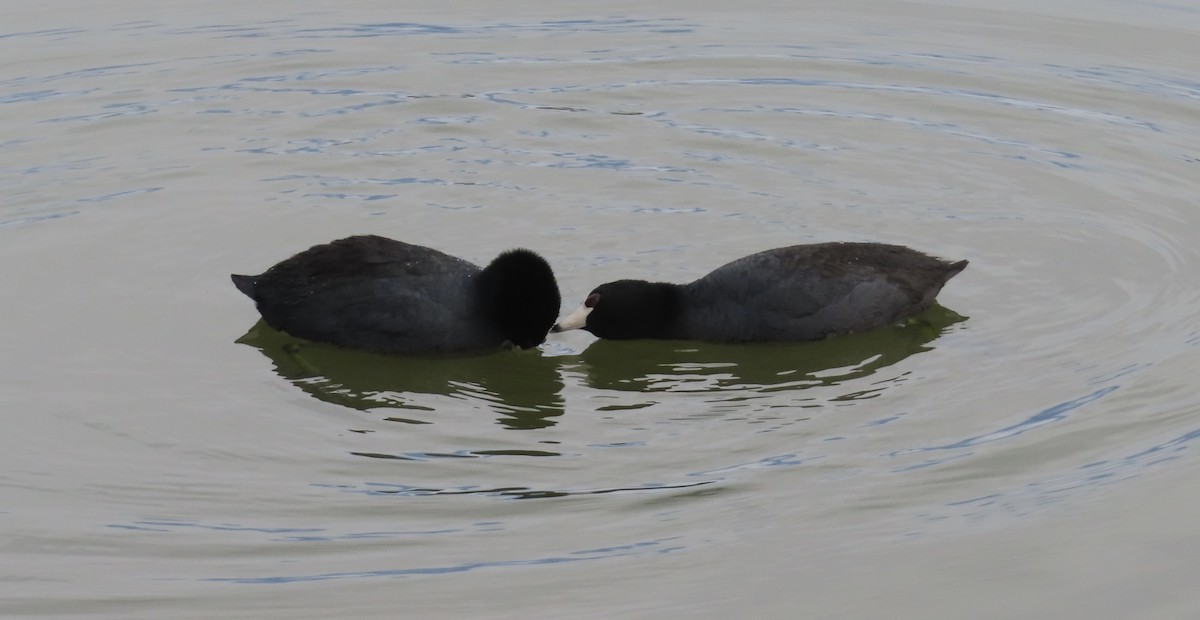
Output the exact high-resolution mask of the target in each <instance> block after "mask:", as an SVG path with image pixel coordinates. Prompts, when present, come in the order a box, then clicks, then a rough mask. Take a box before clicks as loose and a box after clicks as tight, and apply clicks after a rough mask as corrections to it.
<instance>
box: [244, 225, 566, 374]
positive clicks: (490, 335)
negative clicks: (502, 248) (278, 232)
mask: <svg viewBox="0 0 1200 620" xmlns="http://www.w3.org/2000/svg"><path fill="white" fill-rule="evenodd" d="M233 283H234V284H235V285H237V287H238V290H240V291H242V292H243V293H245V294H246V295H248V296H249V297H250V298H251V299H253V300H254V301H255V302H256V303H257V304H258V311H259V313H261V314H262V316H263V319H264V320H266V322H267V324H268V325H270V326H271V327H274V328H275V329H278V330H281V331H285V332H287V333H289V334H291V335H293V336H298V337H301V338H307V339H309V340H316V341H318V342H327V343H331V344H335V345H340V346H343V347H350V348H353V349H363V350H367V351H376V352H380V353H456V352H459V353H461V352H471V351H484V350H488V349H500V348H501V347H502V346H505V344H506V343H511V344H514V345H516V346H519V347H522V348H530V347H535V346H537V345H539V344H541V343H542V342H543V341H545V339H546V333H547V332H548V331H549V329H550V327H551V326H552V325H553V324H554V319H555V317H557V316H558V310H559V306H560V304H561V300H560V298H559V295H558V285H557V284H556V283H555V281H554V272H553V271H551V269H550V265H549V264H547V263H546V261H545V259H543V258H542V257H541V256H538V255H537V254H535V253H533V252H531V251H529V250H524V249H517V250H509V251H507V252H504V253H503V254H501V255H500V256H498V257H496V259H495V260H493V261H492V262H491V264H489V265H488V266H487V268H485V269H480V268H479V267H478V266H476V265H474V264H472V263H470V262H467V261H465V260H463V259H461V258H456V257H454V256H450V255H449V254H444V253H442V252H439V251H437V250H434V249H431V248H427V247H423V246H419V245H412V244H409V243H402V242H400V241H395V240H392V239H386V238H384V237H377V236H374V235H366V236H356V237H347V238H345V239H340V240H338V241H334V242H332V243H326V244H324V245H317V246H313V247H312V248H309V249H308V250H305V251H304V252H301V253H299V254H297V255H295V256H293V257H291V258H289V259H287V260H285V261H283V262H281V263H279V264H278V265H275V266H274V267H271V268H270V269H268V270H267V271H266V273H263V274H262V275H258V276H239V275H234V276H233Z"/></svg>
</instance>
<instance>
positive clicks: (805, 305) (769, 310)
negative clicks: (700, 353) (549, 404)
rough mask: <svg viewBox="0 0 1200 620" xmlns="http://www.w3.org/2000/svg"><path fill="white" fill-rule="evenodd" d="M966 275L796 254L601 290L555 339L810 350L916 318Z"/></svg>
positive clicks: (908, 263)
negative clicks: (574, 336)
mask: <svg viewBox="0 0 1200 620" xmlns="http://www.w3.org/2000/svg"><path fill="white" fill-rule="evenodd" d="M966 266H967V261H965V260H962V261H958V262H956V263H951V262H948V261H944V260H941V259H939V258H934V257H932V256H928V255H926V254H922V253H921V252H918V251H916V250H913V249H910V248H906V247H903V246H898V245H886V244H882V243H817V244H811V245H794V246H791V247H786V248H777V249H774V250H767V251H764V252H759V253H757V254H751V255H750V256H747V257H745V258H741V259H738V260H735V261H733V262H731V263H729V264H727V265H725V266H723V267H720V268H718V269H716V270H715V271H713V272H712V273H710V274H708V275H706V276H704V277H702V278H700V279H698V280H696V281H695V282H692V283H691V284H670V283H666V282H646V281H644V280H618V281H616V282H609V283H607V284H602V285H600V286H599V287H597V288H596V290H594V291H592V292H591V293H590V294H588V296H587V299H586V300H585V301H584V302H583V305H582V306H581V307H580V308H579V309H578V310H576V311H575V312H574V313H572V314H571V315H569V316H567V317H566V318H564V319H563V320H562V321H560V322H559V323H558V324H557V325H555V326H554V331H556V332H558V331H566V330H569V329H584V330H587V331H589V332H591V333H592V334H594V335H596V336H598V337H600V338H610V339H616V340H628V339H634V338H669V339H678V340H705V341H710V342H771V341H780V342H786V341H800V340H814V339H818V338H824V337H825V336H830V335H833V334H843V333H850V332H860V331H864V330H868V329H872V328H875V327H879V326H882V325H886V324H889V323H892V322H895V321H898V320H900V319H903V318H905V317H909V316H912V315H914V314H917V313H920V312H921V311H923V310H925V309H926V308H928V307H929V306H930V305H931V304H933V301H934V299H935V298H936V297H937V294H938V292H939V291H941V290H942V286H943V285H945V284H946V282H947V281H948V280H949V279H950V278H952V277H954V275H955V274H957V273H958V272H960V271H962V270H963V269H964V268H966Z"/></svg>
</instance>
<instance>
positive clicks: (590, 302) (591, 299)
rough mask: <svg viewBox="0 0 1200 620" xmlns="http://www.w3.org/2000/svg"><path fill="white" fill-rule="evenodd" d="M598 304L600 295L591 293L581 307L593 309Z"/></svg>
mask: <svg viewBox="0 0 1200 620" xmlns="http://www.w3.org/2000/svg"><path fill="white" fill-rule="evenodd" d="M598 303H600V293H592V294H591V295H588V296H587V299H585V300H583V307H585V308H595V307H596V304H598Z"/></svg>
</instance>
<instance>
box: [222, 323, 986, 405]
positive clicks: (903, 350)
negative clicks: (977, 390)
mask: <svg viewBox="0 0 1200 620" xmlns="http://www.w3.org/2000/svg"><path fill="white" fill-rule="evenodd" d="M964 320H966V317H963V316H961V315H959V314H957V313H955V312H953V311H951V310H948V309H946V308H943V307H942V306H938V305H935V306H933V307H932V308H930V309H929V310H927V311H926V312H925V313H923V314H921V315H920V316H918V317H916V318H914V319H910V320H909V321H907V322H906V323H904V324H903V325H895V326H888V327H883V328H880V329H876V330H873V331H870V332H866V333H862V334H851V335H846V336H838V337H835V338H828V339H826V340H821V341H815V342H802V343H772V344H745V345H737V344H713V343H701V342H684V341H661V340H638V341H610V340H598V341H596V342H593V343H592V344H591V345H590V346H589V347H588V348H587V349H586V350H584V351H583V352H582V353H580V354H579V355H578V356H562V357H547V356H544V355H542V354H541V353H540V352H539V351H509V352H499V353H496V354H493V355H480V356H463V357H456V356H390V355H380V354H376V353H366V352H362V351H354V350H350V349H344V348H341V347H334V346H330V345H324V344H319V343H313V342H309V341H306V340H302V339H299V338H294V337H292V336H289V335H287V334H285V333H283V332H280V331H277V330H275V329H272V328H271V327H269V326H267V325H266V324H265V323H263V322H262V321H259V322H258V323H257V324H255V325H254V327H252V328H250V331H248V332H247V333H246V334H245V335H244V336H242V337H241V338H239V339H238V340H237V342H239V343H242V344H247V345H250V346H253V347H255V348H257V349H259V350H260V351H261V352H262V353H263V354H264V355H266V356H267V357H268V358H270V359H271V361H272V362H274V364H275V371H276V372H277V373H279V375H280V376H282V377H284V378H285V379H288V380H289V381H291V382H292V383H293V384H295V385H296V386H298V387H300V388H301V389H302V390H304V391H305V392H307V393H309V394H310V395H312V396H314V397H316V398H319V399H321V400H323V401H326V402H330V403H334V404H338V405H342V406H346V407H351V408H354V409H359V410H367V409H375V408H380V407H391V408H397V409H406V410H410V411H414V412H419V411H426V412H431V411H433V408H432V407H430V406H429V404H428V402H429V401H428V400H421V399H420V398H419V396H420V395H422V394H435V395H447V396H453V397H457V398H462V399H464V400H469V401H471V402H472V403H474V404H477V405H478V404H483V405H485V406H486V407H487V408H488V409H490V410H492V411H493V412H495V413H497V414H498V415H499V418H498V421H499V422H500V423H501V424H503V425H505V426H506V427H508V428H512V429H537V428H546V427H549V426H553V425H554V424H555V418H557V417H559V416H561V415H563V413H564V410H565V403H564V400H563V396H562V392H563V387H564V386H563V383H562V379H561V377H562V374H561V373H560V369H563V368H566V369H569V370H571V371H572V374H581V375H582V377H583V381H584V382H585V384H586V385H587V386H588V387H591V388H595V389H600V390H621V391H634V392H665V391H672V392H713V393H724V394H726V395H727V396H728V397H730V400H737V398H738V394H739V392H740V393H743V394H750V393H756V394H763V393H770V392H785V391H797V390H803V389H806V388H810V387H814V386H822V385H835V384H838V383H842V382H845V381H848V380H851V379H856V378H860V377H865V376H868V375H871V374H872V373H875V372H876V371H878V370H880V369H882V368H885V367H887V366H890V365H892V364H895V363H897V362H899V361H900V360H903V359H904V358H906V357H908V356H910V355H913V354H916V353H920V352H922V351H928V350H930V349H931V348H932V347H931V346H930V342H932V341H933V340H934V339H935V338H937V337H938V336H939V335H940V334H941V333H943V332H944V331H945V330H946V329H948V328H949V327H950V326H951V325H954V324H955V323H958V322H961V321H964ZM873 396H875V394H874V392H873V391H870V390H868V391H867V392H862V393H861V394H860V393H853V394H848V395H845V396H844V397H843V398H846V399H854V398H870V397H873ZM626 408H636V406H630V407H626ZM602 409H604V408H602ZM385 419H387V420H391V421H395V422H400V423H409V424H423V423H429V422H428V420H425V419H421V418H420V416H417V417H416V418H410V417H398V416H397V417H389V418H385Z"/></svg>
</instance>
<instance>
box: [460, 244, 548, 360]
mask: <svg viewBox="0 0 1200 620" xmlns="http://www.w3.org/2000/svg"><path fill="white" fill-rule="evenodd" d="M479 278H480V286H481V290H482V293H483V294H482V295H481V297H480V303H482V304H483V305H484V312H485V313H486V314H488V315H490V316H491V317H492V320H493V321H494V322H495V324H496V326H497V327H498V328H499V329H500V331H501V332H503V333H504V336H505V337H506V338H508V340H509V341H511V342H512V343H513V344H514V345H516V346H518V347H520V348H522V349H530V348H533V347H536V346H538V345H539V344H542V343H543V342H545V341H546V334H547V332H549V331H550V328H551V326H553V325H554V319H555V318H556V317H557V316H558V309H559V307H560V306H561V305H562V298H561V297H560V296H559V294H558V284H557V283H556V282H555V280H554V272H553V271H552V270H551V269H550V264H549V263H547V262H546V259H544V258H542V257H541V256H538V255H537V254H536V253H534V252H532V251H530V250H526V249H520V248H519V249H515V250H509V251H507V252H504V253H503V254H501V255H500V256H497V257H496V259H495V260H493V261H492V262H491V264H489V265H488V266H487V268H485V269H484V270H483V272H482V273H481V274H480V275H479Z"/></svg>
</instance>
